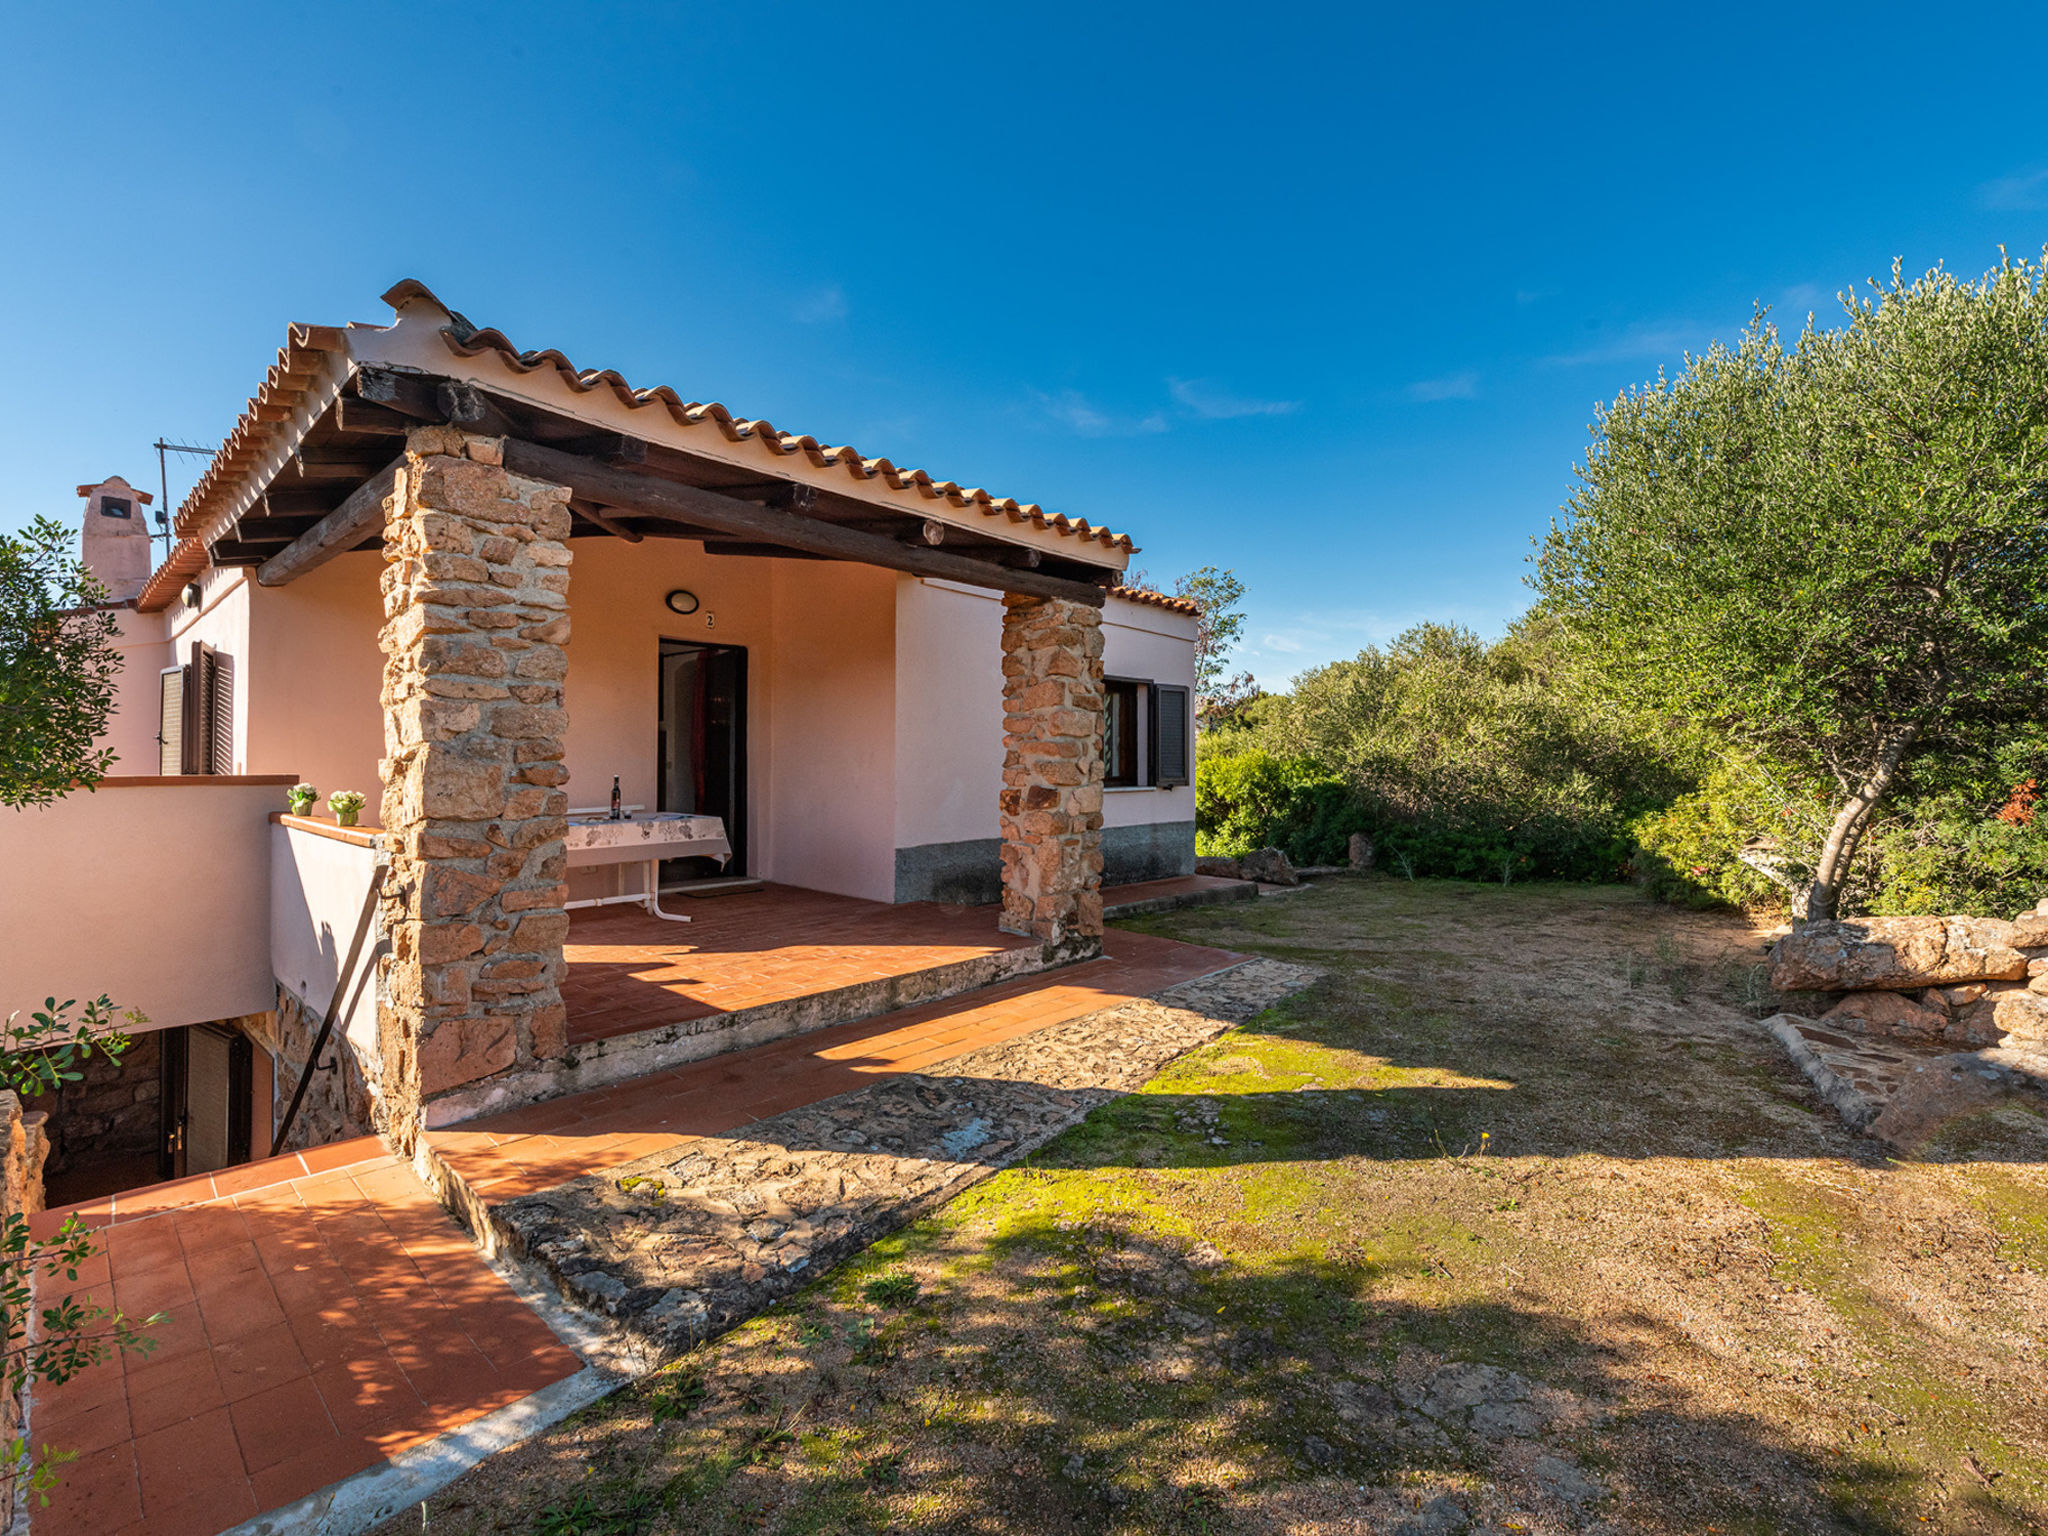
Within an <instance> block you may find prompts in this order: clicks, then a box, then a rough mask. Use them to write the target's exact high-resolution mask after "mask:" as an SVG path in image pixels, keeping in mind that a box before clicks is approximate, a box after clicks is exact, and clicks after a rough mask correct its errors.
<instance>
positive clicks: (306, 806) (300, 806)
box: [291, 800, 313, 816]
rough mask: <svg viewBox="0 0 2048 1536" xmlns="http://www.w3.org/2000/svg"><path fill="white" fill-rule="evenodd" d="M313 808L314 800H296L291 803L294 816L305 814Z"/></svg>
mask: <svg viewBox="0 0 2048 1536" xmlns="http://www.w3.org/2000/svg"><path fill="white" fill-rule="evenodd" d="M312 809H313V802H312V801H310V800H294V801H292V803H291V811H292V814H293V815H294V816H303V815H305V814H306V813H307V812H308V811H310V810H312Z"/></svg>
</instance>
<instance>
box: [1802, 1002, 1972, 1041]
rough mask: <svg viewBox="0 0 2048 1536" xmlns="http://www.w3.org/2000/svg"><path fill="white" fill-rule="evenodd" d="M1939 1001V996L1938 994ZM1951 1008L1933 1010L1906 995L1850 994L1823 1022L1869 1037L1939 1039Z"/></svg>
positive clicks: (1824, 1017)
mask: <svg viewBox="0 0 2048 1536" xmlns="http://www.w3.org/2000/svg"><path fill="white" fill-rule="evenodd" d="M1935 995H1936V997H1937V998H1938V997H1939V995H1940V994H1938V993H1937V994H1935ZM1948 1021H1949V1015H1948V1009H1946V1008H1930V1007H1927V1006H1926V1005H1925V1004H1923V1003H1917V1002H1915V1001H1913V999H1911V998H1910V997H1907V996H1906V995H1905V994H1904V993H1903V992H1851V993H1850V994H1849V995H1848V996H1847V997H1845V998H1843V999H1842V1000H1841V1001H1840V1002H1839V1003H1837V1004H1835V1006H1834V1007H1832V1008H1830V1009H1829V1010H1828V1011H1827V1012H1826V1013H1824V1014H1823V1015H1821V1022H1822V1023H1824V1024H1833V1025H1835V1026H1836V1027H1837V1028H1846V1029H1854V1030H1859V1031H1861V1032H1862V1033H1864V1034H1866V1035H1904V1036H1906V1037H1907V1038H1908V1039H1915V1040H1940V1039H1943V1038H1944V1037H1945V1034H1946V1031H1947V1029H1948Z"/></svg>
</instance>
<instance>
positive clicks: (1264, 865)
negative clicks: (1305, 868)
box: [1195, 848, 1301, 885]
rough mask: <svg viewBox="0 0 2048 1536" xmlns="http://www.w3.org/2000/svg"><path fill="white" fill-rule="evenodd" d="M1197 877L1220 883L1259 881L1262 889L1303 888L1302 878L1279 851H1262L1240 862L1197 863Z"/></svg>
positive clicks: (1273, 849) (1205, 861)
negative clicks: (1266, 887)
mask: <svg viewBox="0 0 2048 1536" xmlns="http://www.w3.org/2000/svg"><path fill="white" fill-rule="evenodd" d="M1195 873H1196V874H1198V875H1213V876H1214V877H1216V878H1217V879H1219V880H1256V881H1258V882H1259V883H1260V884H1261V885H1299V884H1301V876H1299V875H1297V874H1296V873H1295V872H1294V866H1293V865H1292V864H1290V863H1288V862H1287V855H1286V854H1284V853H1282V852H1281V851H1280V850H1279V849H1278V848H1261V849H1259V850H1258V851H1257V852H1255V853H1248V854H1246V855H1245V856H1244V857H1243V858H1241V859H1214V858H1208V859H1197V860H1195Z"/></svg>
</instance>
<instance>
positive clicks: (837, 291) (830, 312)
mask: <svg viewBox="0 0 2048 1536" xmlns="http://www.w3.org/2000/svg"><path fill="white" fill-rule="evenodd" d="M790 318H791V319H793V320H795V321H796V322H797V324H799V325H825V324H828V323H830V322H831V321H834V320H844V319H845V318H846V293H845V290H844V289H842V288H841V287H840V286H839V285H838V284H837V283H827V284H825V286H824V287H822V288H813V289H812V290H811V291H810V292H809V293H807V294H805V295H804V296H803V297H802V298H800V299H798V300H797V301H796V306H795V307H794V308H793V309H791V310H790Z"/></svg>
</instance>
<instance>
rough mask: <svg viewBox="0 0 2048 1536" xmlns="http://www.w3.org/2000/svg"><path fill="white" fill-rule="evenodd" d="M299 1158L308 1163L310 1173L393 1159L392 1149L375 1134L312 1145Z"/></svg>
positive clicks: (307, 1167) (307, 1169) (307, 1170)
mask: <svg viewBox="0 0 2048 1536" xmlns="http://www.w3.org/2000/svg"><path fill="white" fill-rule="evenodd" d="M299 1160H300V1161H301V1162H303V1163H304V1164H305V1165H306V1172H308V1173H324V1172H325V1171H326V1170H328V1169H330V1168H348V1167H352V1166H354V1165H355V1164H357V1163H369V1162H375V1161H378V1160H384V1161H392V1160H393V1159H392V1158H391V1153H390V1151H389V1150H388V1149H387V1148H386V1147H385V1145H384V1143H383V1142H381V1141H379V1140H378V1139H377V1138H376V1137H374V1136H357V1137H354V1138H352V1139H351V1140H348V1141H332V1142H329V1143H328V1144H327V1145H326V1146H324V1147H311V1148H308V1149H307V1150H306V1151H304V1152H301V1153H300V1154H299Z"/></svg>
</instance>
